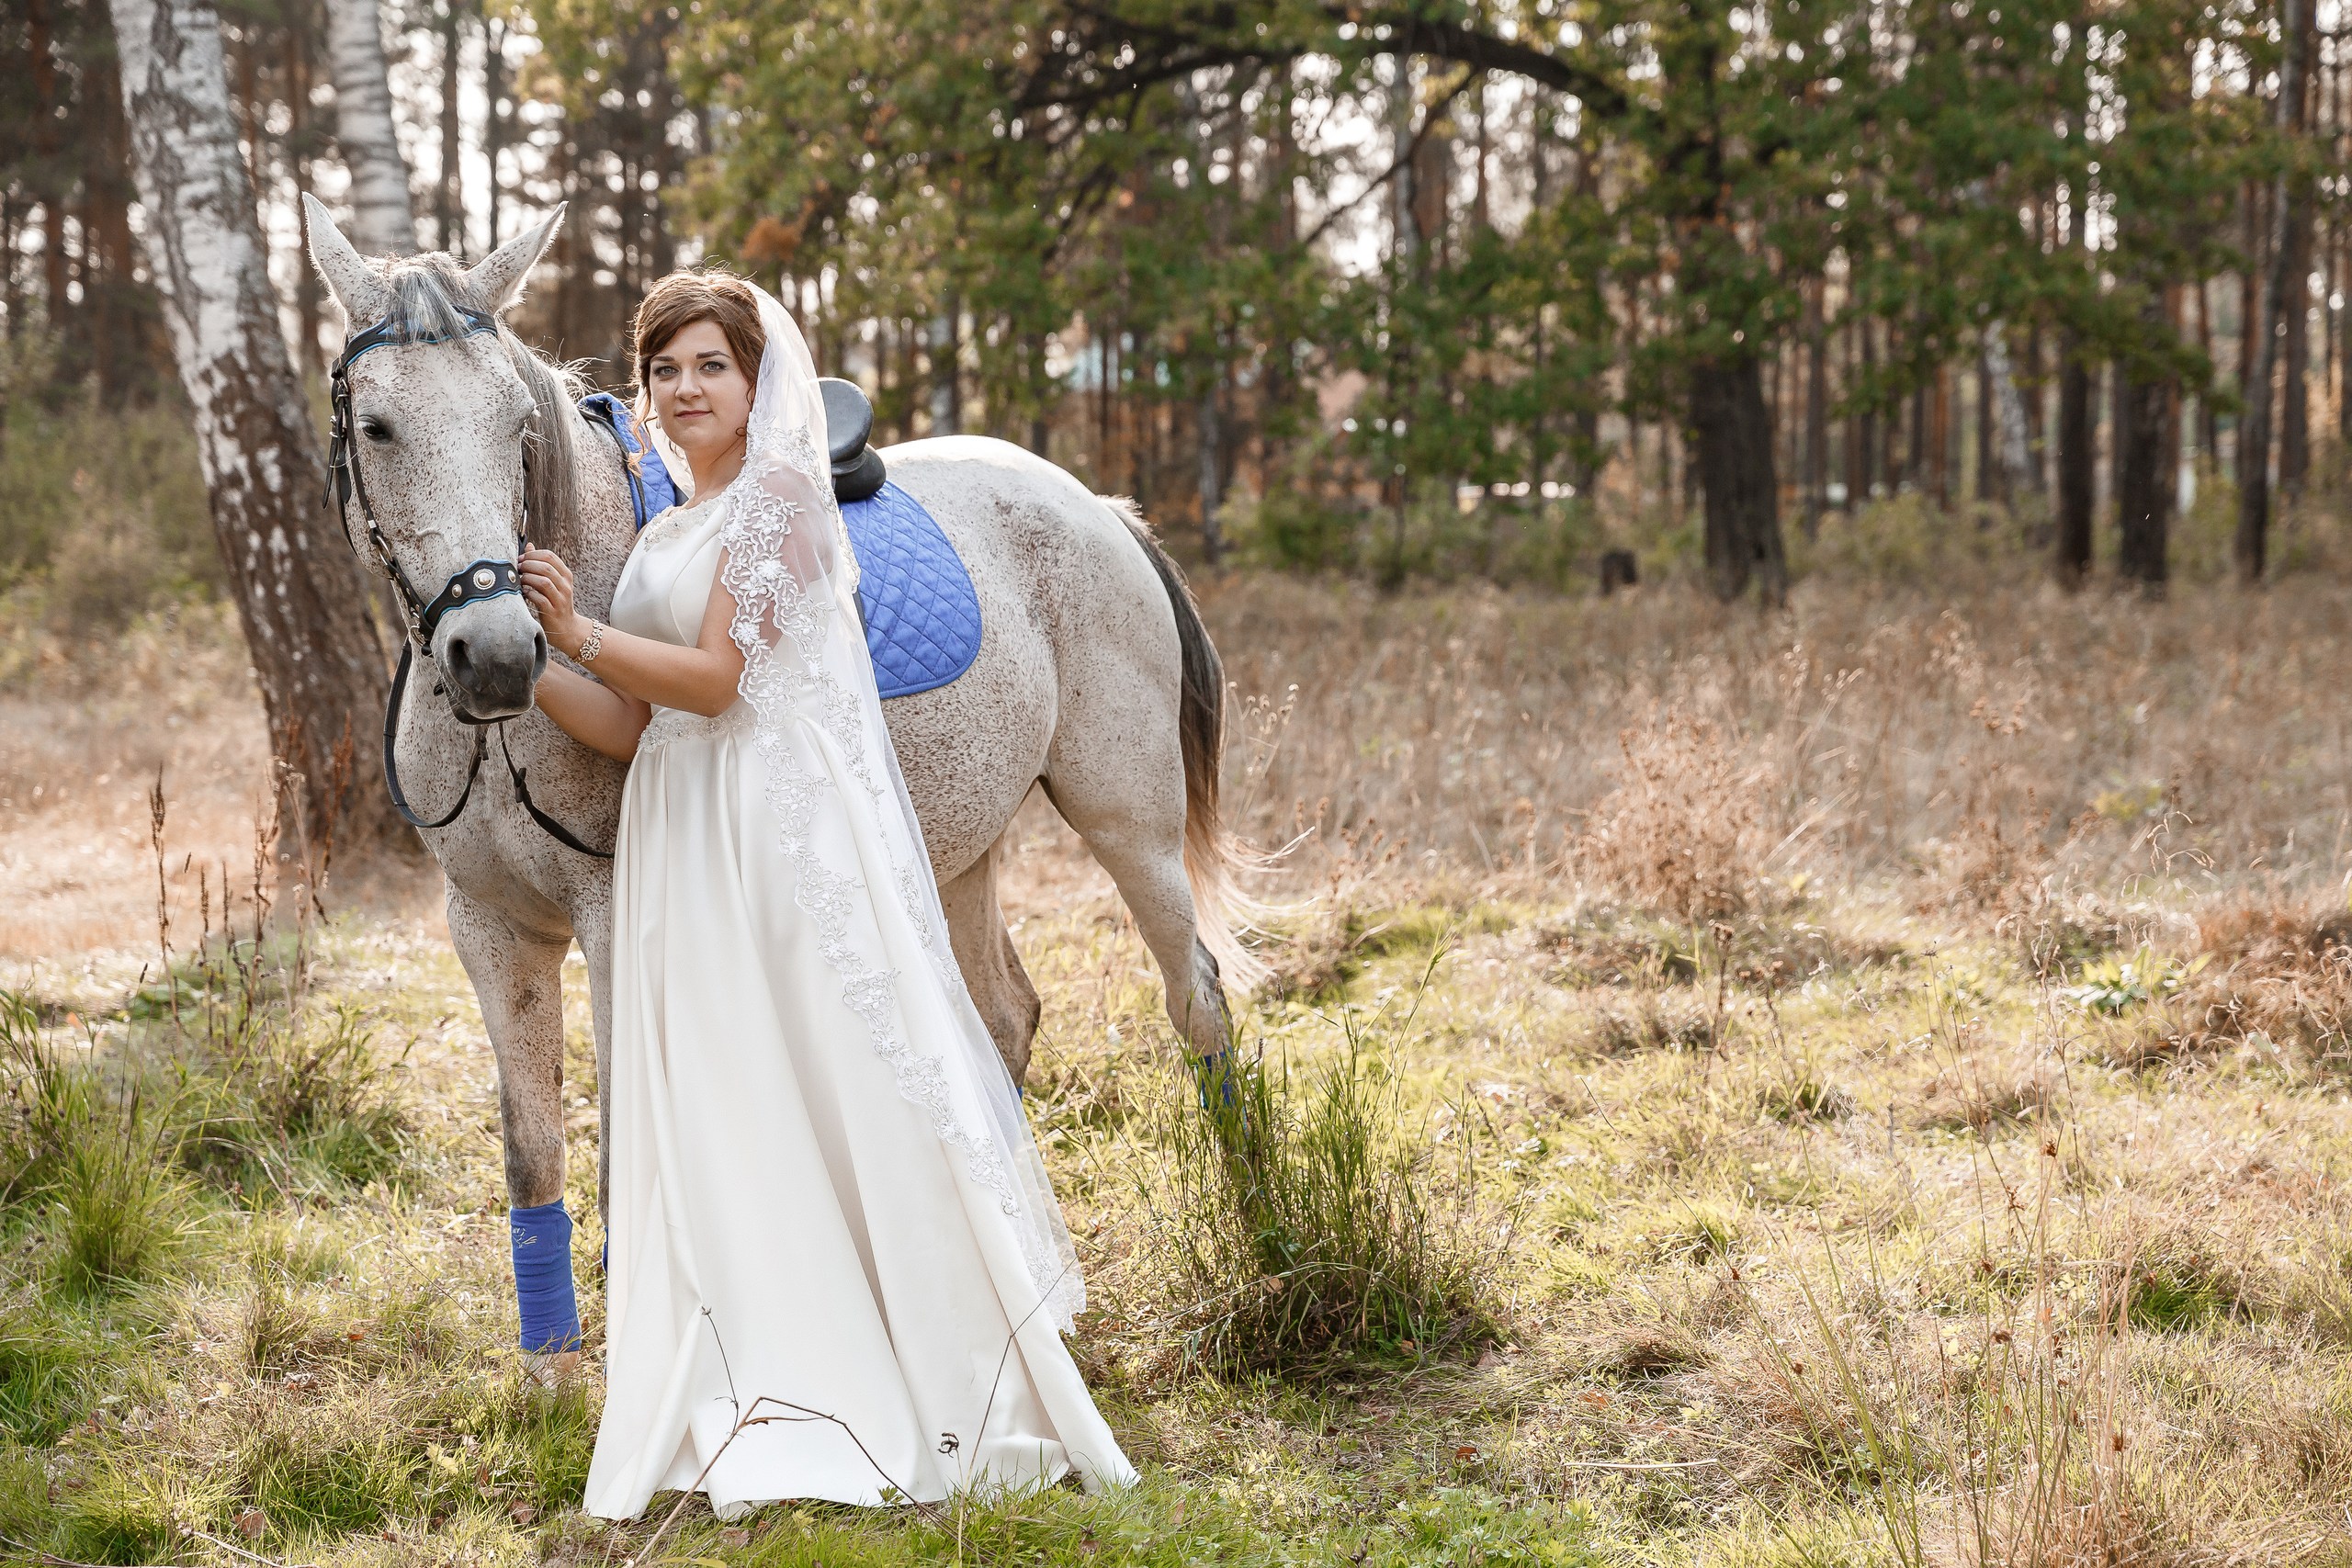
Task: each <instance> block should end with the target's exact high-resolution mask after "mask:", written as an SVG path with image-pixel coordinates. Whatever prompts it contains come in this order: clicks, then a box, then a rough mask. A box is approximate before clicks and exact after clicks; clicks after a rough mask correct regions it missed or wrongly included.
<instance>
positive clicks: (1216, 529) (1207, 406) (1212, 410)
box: [1193, 382, 1225, 567]
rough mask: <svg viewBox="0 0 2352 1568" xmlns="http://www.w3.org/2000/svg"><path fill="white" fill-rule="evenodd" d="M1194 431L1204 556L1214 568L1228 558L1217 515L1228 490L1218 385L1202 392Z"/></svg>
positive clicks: (1194, 421)
mask: <svg viewBox="0 0 2352 1568" xmlns="http://www.w3.org/2000/svg"><path fill="white" fill-rule="evenodd" d="M1224 434H1225V432H1224V421H1223V420H1222V419H1220V418H1219V417H1218V410H1217V406H1216V383H1215V382H1211V383H1210V384H1209V386H1208V388H1207V389H1206V390H1204V391H1203V392H1202V393H1201V400H1200V402H1199V403H1198V404H1197V405H1196V408H1195V412H1194V413H1193V438H1194V440H1195V442H1196V443H1197V444H1198V446H1199V448H1200V450H1199V452H1198V454H1197V455H1198V457H1199V459H1200V491H1201V555H1202V558H1204V559H1205V560H1206V561H1207V562H1208V563H1209V565H1210V566H1212V567H1214V566H1216V564H1217V563H1218V562H1220V561H1222V560H1223V559H1224V558H1225V524H1224V521H1223V519H1222V518H1220V517H1219V516H1218V515H1217V506H1218V502H1219V499H1220V497H1221V495H1222V493H1223V491H1224V488H1225V487H1224V485H1223V483H1222V480H1223V479H1224V477H1225V458H1224V452H1223V449H1222V448H1223V441H1224Z"/></svg>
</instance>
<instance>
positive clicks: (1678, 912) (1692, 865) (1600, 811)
mask: <svg viewBox="0 0 2352 1568" xmlns="http://www.w3.org/2000/svg"><path fill="white" fill-rule="evenodd" d="M1617 745H1618V750H1619V752H1620V761H1619V765H1618V766H1617V768H1616V769H1615V770H1614V774H1615V787H1614V788H1612V789H1611V791H1610V792H1609V793H1608V794H1607V795H1604V796H1602V797H1601V799H1600V803H1599V804H1598V805H1596V806H1595V807H1593V808H1592V811H1591V814H1590V816H1589V818H1587V820H1586V824H1585V829H1584V831H1582V832H1581V833H1577V834H1575V835H1573V836H1572V837H1571V838H1570V840H1569V842H1568V846H1567V859H1568V861H1569V863H1570V864H1571V865H1572V866H1574V867H1575V869H1577V871H1578V872H1580V873H1581V874H1584V875H1587V876H1589V877H1590V878H1592V879H1593V880H1594V881H1595V882H1597V883H1600V884H1602V885H1603V886H1608V887H1611V888H1613V889H1615V890H1616V891H1617V892H1619V893H1622V894H1623V895H1624V896H1625V897H1628V898H1631V899H1633V900H1634V901H1635V902H1636V903H1638V904H1641V905H1642V906H1644V907H1645V908H1652V909H1656V910H1657V911H1658V912H1660V913H1662V914H1668V915H1672V916H1674V917H1675V918H1676V919H1681V920H1685V921H1692V922H1695V921H1699V920H1707V919H1721V918H1723V917H1724V916H1727V915H1736V914H1738V913H1740V912H1742V911H1743V910H1746V909H1747V908H1752V907H1753V906H1754V905H1755V903H1756V902H1757V896H1758V885H1757V877H1758V872H1759V870H1760V864H1759V863H1760V862H1761V861H1762V859H1763V858H1764V851H1765V849H1766V847H1767V846H1766V845H1765V844H1764V843H1763V842H1762V839H1763V832H1764V822H1765V802H1766V800H1767V799H1768V798H1769V797H1770V794H1771V791H1772V771H1771V769H1770V767H1769V766H1766V765H1764V764H1762V763H1758V762H1754V761H1749V760H1748V759H1747V758H1746V757H1745V756H1743V755H1742V748H1741V747H1740V745H1739V743H1738V741H1737V739H1736V737H1734V736H1732V735H1731V734H1729V733H1727V732H1726V731H1725V730H1724V727H1723V726H1721V725H1719V724H1717V723H1716V722H1715V721H1714V720H1713V719H1708V718H1698V717H1693V716H1691V715H1689V714H1686V713H1684V712H1682V711H1681V710H1680V709H1679V708H1668V709H1667V710H1665V711H1664V712H1663V713H1659V712H1657V711H1653V712H1652V713H1651V714H1650V715H1649V716H1646V717H1645V718H1644V719H1643V721H1642V722H1641V723H1640V724H1638V725H1634V726H1631V727H1629V728H1625V729H1623V730H1622V731H1620V732H1619V733H1618V737H1617Z"/></svg>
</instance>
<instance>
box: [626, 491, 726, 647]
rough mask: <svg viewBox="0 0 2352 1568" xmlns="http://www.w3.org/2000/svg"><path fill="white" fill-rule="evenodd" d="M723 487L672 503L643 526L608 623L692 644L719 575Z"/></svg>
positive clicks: (699, 633) (634, 633)
mask: <svg viewBox="0 0 2352 1568" xmlns="http://www.w3.org/2000/svg"><path fill="white" fill-rule="evenodd" d="M724 500H725V495H724V492H721V493H720V494H719V495H715V496H713V497H711V498H710V500H708V501H707V502H700V503H699V504H694V505H687V506H673V507H672V508H671V509H670V510H669V511H667V512H664V513H662V515H661V516H659V517H656V518H655V519H654V520H653V521H652V522H650V523H648V524H647V525H645V532H644V533H642V534H639V536H638V537H637V547H636V548H635V549H633V550H631V551H630V552H629V558H628V565H626V566H624V567H623V568H622V569H621V580H620V581H619V582H618V583H617V584H616V585H615V586H614V589H613V613H612V624H613V626H614V629H615V630H616V631H624V632H628V634H629V635H631V636H632V637H652V638H654V639H656V640H657V641H661V642H670V643H676V644H677V645H678V646H679V647H681V648H692V647H693V646H694V645H695V641H696V640H697V639H698V638H700V637H701V636H702V617H703V612H704V611H705V610H706V609H707V608H708V607H709V604H710V585H711V583H712V582H713V581H716V580H717V579H718V552H719V542H718V541H719V534H720V531H721V528H722V526H723V525H724V524H725V522H726V520H727V508H726V507H725V505H723V504H722V502H723V501H724Z"/></svg>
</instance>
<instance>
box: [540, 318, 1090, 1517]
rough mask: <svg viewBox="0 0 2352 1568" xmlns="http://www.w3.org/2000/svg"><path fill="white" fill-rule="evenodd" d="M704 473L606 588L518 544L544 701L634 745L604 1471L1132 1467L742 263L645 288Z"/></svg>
mask: <svg viewBox="0 0 2352 1568" xmlns="http://www.w3.org/2000/svg"><path fill="white" fill-rule="evenodd" d="M635 340H636V341H635V354H636V358H637V373H638V381H639V387H640V388H641V389H642V399H641V400H640V404H639V406H640V410H642V409H643V408H644V406H645V404H644V401H643V399H650V412H651V415H652V420H653V423H654V424H655V426H656V428H657V431H658V434H659V437H660V438H661V439H662V441H663V442H664V444H665V450H666V453H667V455H668V456H669V457H671V459H672V468H673V471H675V470H677V469H681V468H684V469H687V470H690V471H691V473H692V475H693V478H694V499H693V501H692V502H690V503H688V504H685V505H682V506H679V507H676V508H673V510H671V511H669V512H666V513H662V515H661V516H660V517H657V518H655V519H654V520H653V521H652V522H651V523H650V524H649V525H647V526H646V529H645V531H644V533H643V535H642V536H640V537H639V540H638V542H637V547H636V550H635V553H634V554H633V555H631V557H630V558H629V561H628V567H627V569H626V570H624V571H623V573H622V575H621V579H620V583H619V586H618V587H617V588H616V590H615V592H614V594H613V608H612V620H611V624H610V625H602V624H599V623H597V622H595V621H593V620H590V619H588V618H586V617H584V616H582V615H580V614H579V612H578V610H577V609H576V608H575V606H574V604H573V602H572V583H571V572H570V570H568V569H567V568H566V566H565V565H564V563H563V561H562V560H561V559H560V558H557V557H556V556H555V555H553V554H551V553H549V552H548V551H545V550H532V551H529V552H527V553H526V555H525V556H524V558H523V562H522V579H523V584H524V592H525V594H526V596H527V597H528V599H529V601H530V603H531V605H532V607H533V609H534V610H536V611H537V614H538V616H539V619H540V622H541V624H542V625H543V626H544V627H545V629H546V631H547V635H548V640H549V641H550V642H552V643H553V644H554V645H555V646H556V647H557V648H558V649H561V650H563V651H564V652H565V653H567V654H569V655H570V656H571V658H572V660H573V661H574V663H575V664H576V665H577V666H578V668H579V670H580V671H586V672H587V673H585V674H582V673H578V672H575V671H571V670H566V669H562V668H560V667H556V668H550V669H549V670H548V672H547V677H546V679H545V680H544V681H543V682H541V683H540V686H539V704H540V705H541V706H542V707H544V708H545V709H546V710H547V712H548V716H550V717H552V718H553V719H554V720H555V722H556V723H558V724H559V725H560V726H561V727H562V728H564V729H565V731H566V732H568V733H569V734H571V736H573V737H574V738H575V739H579V740H581V741H582V742H583V743H585V744H587V745H589V746H592V747H594V748H595V749H597V750H601V751H604V752H606V753H608V754H609V755H612V756H615V757H619V758H623V759H630V760H633V761H632V765H631V767H630V769H629V774H628V791H627V794H626V795H625V797H624V801H623V807H622V818H621V831H620V842H619V846H618V849H617V852H616V874H615V886H614V909H613V919H614V931H613V936H614V942H613V953H614V957H613V1050H612V1074H611V1079H610V1081H608V1082H606V1083H605V1084H604V1085H603V1086H602V1090H603V1092H604V1093H605V1094H606V1095H608V1096H610V1097H611V1101H612V1107H613V1111H612V1140H613V1146H612V1148H611V1150H610V1156H611V1181H610V1190H609V1194H610V1195H609V1204H610V1214H609V1222H608V1223H609V1227H610V1228H609V1232H608V1238H609V1247H610V1250H609V1254H608V1258H609V1272H608V1275H607V1279H606V1299H607V1303H608V1309H607V1314H606V1323H607V1326H606V1344H605V1386H606V1393H605V1411H604V1418H603V1423H602V1425H601V1426H600V1427H599V1428H598V1430H597V1434H596V1451H595V1458H594V1461H593V1463H592V1465H591V1467H590V1470H589V1474H588V1491H587V1505H586V1506H587V1509H588V1511H589V1512H590V1513H592V1514H595V1515H599V1516H602V1517H607V1518H628V1517H634V1516H635V1515H637V1514H638V1513H639V1512H640V1511H641V1510H642V1509H643V1508H644V1507H645V1506H646V1504H647V1503H648V1501H649V1500H650V1498H651V1497H652V1495H653V1494H654V1493H656V1492H658V1491H665V1490H676V1489H684V1488H689V1487H698V1488H699V1489H700V1490H702V1491H704V1492H705V1493H707V1495H708V1496H709V1498H710V1501H711V1503H712V1505H713V1506H714V1507H715V1508H716V1509H717V1510H718V1512H719V1514H720V1515H721V1516H722V1517H733V1516H735V1515H737V1514H739V1513H741V1511H742V1510H744V1509H746V1508H748V1507H751V1506H756V1505H758V1504H761V1503H765V1502H770V1501H775V1500H778V1499H784V1498H822V1499H828V1500H831V1501H835V1502H842V1503H863V1504H874V1503H881V1502H886V1501H896V1500H903V1499H907V1498H913V1499H919V1500H923V1501H935V1500H938V1499H940V1498H942V1497H944V1496H946V1495H948V1494H949V1493H950V1492H953V1491H956V1490H958V1489H960V1488H965V1487H971V1486H982V1487H990V1488H993V1487H1003V1486H1014V1487H1018V1486H1034V1485H1041V1484H1046V1483H1052V1482H1054V1481H1056V1480H1057V1479H1059V1478H1060V1477H1062V1476H1063V1475H1065V1474H1067V1473H1069V1472H1076V1474H1077V1475H1078V1476H1079V1477H1080V1480H1081V1481H1083V1482H1084V1483H1087V1484H1088V1485H1090V1486H1096V1485H1101V1484H1104V1483H1121V1482H1125V1481H1128V1480H1131V1479H1133V1477H1134V1473H1135V1472H1134V1471H1133V1470H1132V1468H1131V1467H1130V1466H1129V1465H1128V1463H1127V1461H1126V1458H1125V1455H1123V1454H1122V1453H1121V1452H1120V1451H1119V1446H1118V1443H1117V1441H1116V1440H1115V1439H1114V1438H1113V1437H1112V1435H1111V1431H1110V1428H1109V1427H1107V1426H1106V1425H1105V1424H1104V1422H1103V1418H1102V1416H1100V1415H1099V1414H1098V1413H1097V1412H1096V1410H1095V1408H1094V1404H1093V1401H1092V1399H1091V1397H1089V1395H1088V1393H1087V1391H1086V1387H1085V1384H1084V1382H1083V1381H1082V1380H1081V1379H1080V1375H1079V1371H1078V1369H1077V1367H1076V1366H1075V1365H1074V1364H1073V1363H1072V1361H1071V1359H1070V1357H1069V1350H1068V1349H1067V1348H1065V1347H1064V1345H1063V1343H1062V1339H1061V1336H1062V1335H1063V1334H1065V1333H1067V1332H1069V1327H1070V1320H1071V1317H1072V1315H1073V1314H1075V1313H1076V1312H1077V1311H1078V1310H1080V1307H1081V1306H1082V1305H1083V1304H1084V1300H1085V1292H1084V1287H1083V1286H1082V1284H1081V1283H1080V1278H1079V1270H1078V1266H1077V1259H1076V1256H1075V1254H1074V1253H1073V1251H1072V1250H1071V1247H1070V1241H1069V1233H1068V1232H1067V1231H1066V1230H1065V1229H1064V1228H1063V1224H1062V1217H1061V1212H1060V1210H1059V1208H1058V1207H1057V1204H1056V1202H1055V1201H1054V1194H1053V1190H1052V1189H1051V1187H1050V1186H1049V1185H1048V1184H1047V1181H1046V1172H1045V1168H1044V1167H1043V1165H1042V1164H1041V1163H1040V1161H1039V1159H1038V1156H1037V1150H1036V1145H1035V1144H1034V1143H1033V1142H1032V1141H1031V1138H1030V1135H1029V1130H1028V1125H1027V1123H1026V1122H1025V1121H1024V1120H1023V1116H1022V1113H1021V1105H1020V1101H1019V1099H1018V1098H1017V1095H1016V1093H1015V1091H1014V1089H1013V1086H1012V1080H1011V1079H1010V1077H1008V1076H1007V1075H1006V1073H1005V1070H1004V1066H1003V1064H1002V1061H1001V1058H1000V1057H999V1056H998V1055H997V1051H996V1047H995V1045H994V1043H992V1042H991V1040H990V1038H989V1033H988V1031H987V1029H986V1028H985V1026H983V1024H982V1023H981V1021H980V1018H979V1015H978V1012H977V1011H976V1010H974V1008H973V1006H972V1003H971V1001H970V999H969V998H968V997H967V995H966V994H965V990H964V986H963V982H962V979H961V977H960V976H959V975H958V974H957V972H956V961H955V958H954V956H953V954H952V953H950V952H949V950H948V945H947V934H946V929H945V925H944V920H943V919H942V916H941V913H940V908H939V898H938V891H937V888H936V887H935V886H934V885H933V880H932V875H931V870H930V863H929V861H928V860H927V859H926V858H925V856H924V853H923V845H922V833H921V830H920V829H919V828H918V827H917V825H916V822H915V818H914V812H913V809H912V807H910V805H909V803H908V799H907V795H906V789H905V786H904V784H902V782H901V781H900V779H899V769H898V763H897V759H896V757H895V755H894V753H893V752H892V750H891V745H890V735H889V731H888V729H887V728H885V727H884V724H883V719H882V710H881V705H880V702H879V700H878V699H877V697H876V693H875V682H874V671H873V666H872V664H871V662H870V660H869V658H868V655H867V652H866V648H865V637H864V634H863V631H862V630H861V626H860V623H859V619H858V611H857V600H856V582H857V561H856V558H854V555H853V554H852V553H851V551H850V547H849V544H848V540H847V538H846V536H844V534H843V533H842V522H841V513H840V509H839V508H838V506H836V504H835V503H834V501H833V495H832V488H831V479H830V472H829V468H828V465H827V460H826V451H827V446H826V440H825V426H824V409H823V404H822V402H821V400H820V396H819V392H818V388H817V378H816V371H815V367H814V366H813V365H812V363H811V362H810V359H809V350H808V347H807V345H806V344H804V343H803V342H802V340H801V336H800V332H799V329H798V328H797V327H796V326H795V325H794V324H793V321H792V319H791V318H790V317H789V316H787V315H786V313H785V310H784V309H783V307H782V306H781V305H779V304H778V303H777V302H776V301H775V299H772V298H771V297H770V296H769V295H767V294H766V293H765V292H764V291H763V290H761V289H759V288H756V287H754V286H752V285H751V284H748V283H745V282H743V281H741V279H738V278H735V277H731V276H727V275H725V274H722V273H681V274H677V275H675V276H671V277H668V278H665V279H664V280H662V282H661V283H660V284H658V285H656V286H655V288H653V290H652V291H651V292H650V294H648V295H647V297H646V299H645V301H644V304H643V305H642V306H641V307H640V308H639V311H638V315H637V323H636V331H635Z"/></svg>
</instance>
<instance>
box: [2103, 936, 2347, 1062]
mask: <svg viewBox="0 0 2352 1568" xmlns="http://www.w3.org/2000/svg"><path fill="white" fill-rule="evenodd" d="M2197 927H2198V946H2199V950H2200V952H2201V953H2203V955H2204V957H2205V959H2206V962H2205V963H2204V964H2203V965H2202V967H2200V968H2199V969H2197V970H2196V971H2195V973H2193V974H2190V975H2188V977H2187V978H2186V979H2185V980H2184V981H2183V982H2182V984H2181V986H2180V987H2179V989H2178V991H2177V993H2176V995H2175V996H2174V997H2173V998H2172V1000H2171V1002H2170V1004H2169V1005H2168V1006H2167V1007H2165V1009H2164V1010H2162V1011H2161V1012H2159V1013H2155V1014H2152V1015H2151V1017H2150V1019H2149V1021H2148V1023H2147V1025H2146V1026H2145V1027H2144V1028H2143V1030H2142V1031H2141V1032H2139V1033H2138V1034H2137V1035H2135V1036H2134V1037H2133V1038H2132V1040H2131V1042H2130V1043H2127V1044H2125V1045H2123V1046H2121V1047H2120V1048H2119V1049H2120V1051H2121V1052H2122V1053H2123V1054H2124V1055H2129V1056H2131V1057H2133V1058H2134V1059H2135V1060H2138V1061H2146V1060H2152V1059H2155V1058H2159V1057H2177V1056H2181V1055H2197V1054H2201V1053H2206V1052H2210V1051H2212V1050H2215V1049H2219V1048H2225V1047H2228V1046H2233V1045H2256V1046H2265V1045H2267V1046H2268V1047H2270V1048H2272V1049H2275V1050H2279V1051H2284V1052H2288V1053H2290V1054H2291V1055H2294V1056H2295V1057H2297V1058H2298V1059H2300V1060H2301V1061H2302V1062H2303V1063H2305V1064H2306V1065H2322V1064H2335V1065H2352V929H2347V927H2346V921H2345V919H2344V918H2343V917H2341V916H2333V917H2330V918H2328V919H2318V920H2314V919H2312V918H2311V917H2310V916H2309V915H2307V914H2304V913H2302V912H2301V911H2298V910H2295V909H2293V908H2282V907H2280V906H2278V905H2277V904H2271V903H2262V902H2254V901H2246V902H2238V903H2233V904H2229V905H2225V906H2222V907H2221V908H2216V909H2213V910H2211V911H2208V912H2206V913H2203V914H2201V915H2199V918H2198V922H2197ZM2127 1065H2128V1064H2127Z"/></svg>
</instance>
